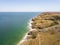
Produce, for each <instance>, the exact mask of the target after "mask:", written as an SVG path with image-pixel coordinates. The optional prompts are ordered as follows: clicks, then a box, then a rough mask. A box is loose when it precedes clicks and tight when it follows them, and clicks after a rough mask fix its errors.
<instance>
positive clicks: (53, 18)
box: [20, 12, 60, 45]
mask: <svg viewBox="0 0 60 45" xmlns="http://www.w3.org/2000/svg"><path fill="white" fill-rule="evenodd" d="M31 21H32V23H31V25H32V26H31V28H32V29H31V31H29V32H28V34H27V35H28V36H27V38H26V40H25V41H24V42H22V43H21V44H20V45H60V12H43V13H41V14H39V15H38V16H36V17H34V18H32V20H31Z"/></svg>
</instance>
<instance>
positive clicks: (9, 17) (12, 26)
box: [0, 12, 40, 45]
mask: <svg viewBox="0 0 60 45" xmlns="http://www.w3.org/2000/svg"><path fill="white" fill-rule="evenodd" d="M39 13H40V12H0V45H17V43H18V42H19V41H20V40H21V39H22V38H23V37H24V35H25V34H26V32H27V31H28V28H27V26H28V22H29V20H30V19H31V18H33V17H34V16H37V15H38V14H39Z"/></svg>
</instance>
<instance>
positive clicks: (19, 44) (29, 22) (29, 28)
mask: <svg viewBox="0 0 60 45" xmlns="http://www.w3.org/2000/svg"><path fill="white" fill-rule="evenodd" d="M39 14H40V13H39ZM39 14H38V15H39ZM36 17H37V15H36V16H34V17H32V18H31V19H30V20H29V21H28V22H27V28H28V30H29V31H28V32H27V33H26V34H25V36H24V37H23V38H22V40H20V41H19V43H18V44H17V45H21V43H23V42H24V41H26V39H27V37H28V36H29V35H28V33H29V32H30V31H32V30H35V29H32V27H31V26H32V24H31V23H32V22H33V21H32V19H34V18H36Z"/></svg>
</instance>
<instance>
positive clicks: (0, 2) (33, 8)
mask: <svg viewBox="0 0 60 45" xmlns="http://www.w3.org/2000/svg"><path fill="white" fill-rule="evenodd" d="M40 11H60V0H0V12H40Z"/></svg>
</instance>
